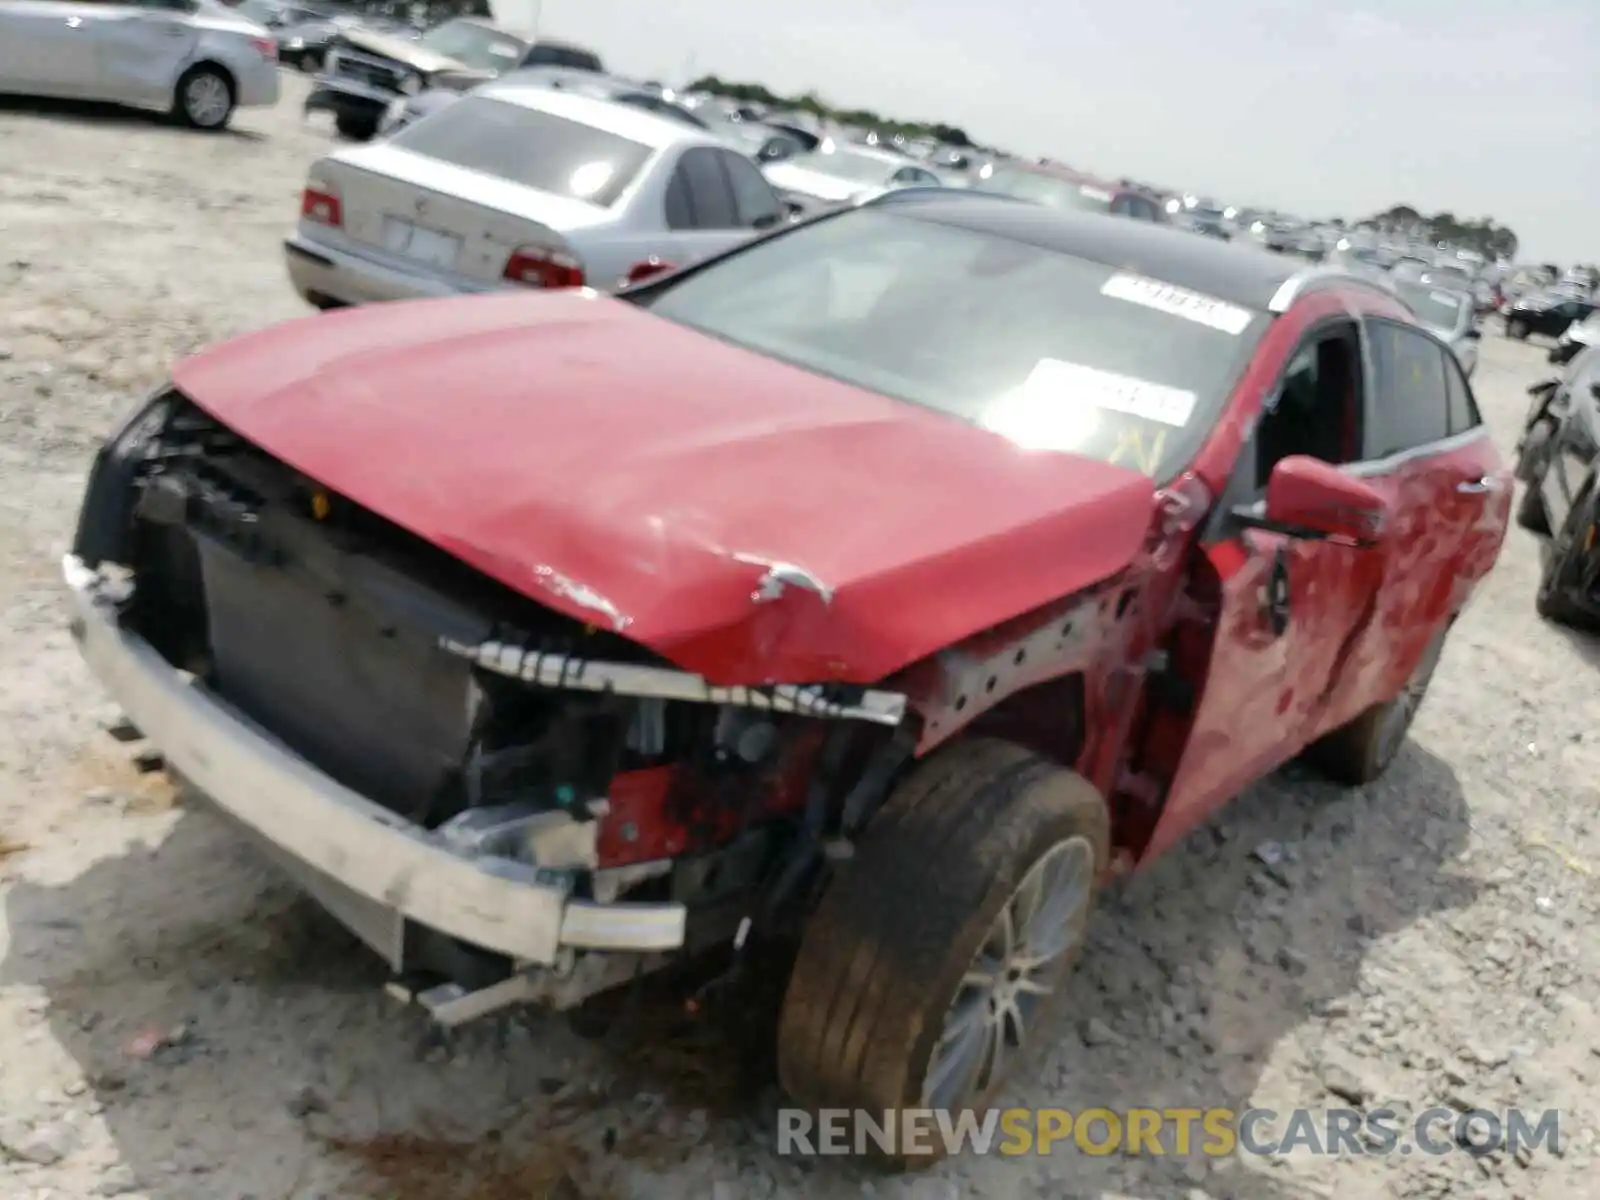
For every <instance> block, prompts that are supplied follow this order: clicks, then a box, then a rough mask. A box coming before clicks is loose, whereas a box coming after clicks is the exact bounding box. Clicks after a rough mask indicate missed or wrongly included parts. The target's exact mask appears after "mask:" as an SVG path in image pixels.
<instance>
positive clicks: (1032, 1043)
mask: <svg viewBox="0 0 1600 1200" xmlns="http://www.w3.org/2000/svg"><path fill="white" fill-rule="evenodd" d="M1080 816H1081V815H1080V814H1077V813H1058V814H1055V815H1054V816H1053V817H1051V818H1048V819H1045V820H1041V821H1039V822H1038V823H1037V824H1036V825H1035V826H1034V827H1033V828H1032V829H1031V830H1029V832H1028V837H1027V840H1026V841H1025V842H1024V843H1022V844H1020V845H1019V846H1018V847H1017V855H1016V857H1015V858H1014V859H1013V860H1012V864H1013V872H1014V873H1012V872H1006V873H997V874H996V876H995V877H994V879H993V880H992V881H991V884H990V888H989V892H988V895H987V896H985V898H984V901H983V904H982V905H981V906H980V907H979V908H978V909H977V910H976V911H975V912H973V913H972V915H971V916H970V917H969V918H968V920H967V921H966V922H965V924H964V925H962V926H961V927H960V929H959V930H958V931H957V936H956V937H954V938H952V940H951V946H950V954H949V956H948V957H947V959H946V962H945V969H944V971H943V973H942V975H941V976H940V977H939V978H938V979H937V981H935V983H934V985H933V986H932V987H931V988H930V989H929V1002H928V1012H929V1014H930V1015H931V1016H933V1017H934V1018H935V1019H934V1020H932V1021H925V1022H923V1031H922V1034H921V1036H920V1037H918V1038H917V1040H916V1041H915V1042H914V1043H913V1044H912V1050H911V1054H910V1056H909V1062H910V1063H911V1064H914V1069H913V1071H912V1075H911V1077H909V1078H907V1080H906V1090H905V1093H904V1094H903V1096H902V1097H901V1101H902V1104H903V1105H904V1106H905V1107H908V1108H909V1107H915V1106H919V1105H920V1104H921V1103H922V1089H923V1083H924V1080H925V1077H926V1074H927V1069H928V1067H930V1066H931V1065H932V1063H933V1051H934V1050H935V1049H936V1048H937V1046H938V1043H939V1039H940V1038H941V1037H942V1036H943V1033H944V1022H943V1019H942V1018H943V1017H944V1016H945V1015H946V1014H947V1013H948V1012H949V1009H950V1006H951V1005H952V1004H953V1003H954V1002H955V999H956V996H957V994H958V991H959V989H960V986H961V978H962V976H963V975H965V974H966V972H967V970H968V969H969V968H970V967H971V966H972V963H973V961H974V960H975V959H976V958H977V956H978V951H979V950H980V949H982V948H983V944H984V942H985V941H986V940H988V937H989V931H990V929H991V928H992V927H993V925H994V922H995V920H996V918H998V917H999V915H1000V910H1001V909H1002V908H1003V907H1004V906H1005V905H1006V904H1008V903H1010V901H1011V898H1012V896H1013V895H1015V893H1016V889H1017V888H1018V886H1020V885H1021V883H1022V881H1023V880H1024V879H1025V878H1027V874H1028V872H1029V870H1031V869H1032V868H1033V866H1034V864H1036V863H1037V862H1038V861H1039V860H1040V859H1041V858H1043V857H1044V856H1045V854H1046V853H1047V852H1048V851H1049V850H1050V849H1051V848H1052V847H1053V846H1056V845H1058V844H1060V843H1061V842H1064V841H1066V840H1068V839H1069V838H1073V837H1080V836H1081V837H1087V838H1089V839H1090V842H1091V844H1092V845H1094V847H1095V858H1096V863H1097V865H1098V864H1099V863H1101V862H1103V861H1104V855H1105V854H1106V852H1107V847H1106V846H1104V845H1103V844H1097V837H1096V833H1095V831H1094V830H1093V829H1092V828H1090V827H1089V825H1090V823H1089V822H1087V821H1084V820H1082V819H1080ZM1090 905H1091V909H1092V907H1093V900H1091V901H1090ZM1082 950H1083V945H1082V943H1081V942H1080V943H1079V944H1078V945H1077V946H1075V947H1073V948H1072V949H1071V950H1069V951H1068V952H1067V953H1066V954H1065V955H1064V956H1063V960H1062V963H1061V966H1060V971H1059V975H1058V976H1057V978H1058V980H1065V979H1067V978H1069V977H1070V976H1071V973H1072V968H1073V966H1074V965H1075V963H1076V961H1077V958H1078V956H1079V955H1080V954H1081V953H1082ZM1064 991H1065V989H1064V988H1063V987H1061V986H1057V987H1056V989H1055V991H1054V992H1053V993H1052V994H1051V995H1050V996H1049V997H1048V1000H1047V1002H1046V1003H1044V1004H1041V1005H1039V1006H1038V1009H1037V1010H1036V1015H1035V1016H1034V1018H1033V1020H1032V1021H1031V1022H1030V1024H1031V1025H1032V1027H1033V1028H1032V1029H1031V1030H1030V1036H1029V1038H1028V1039H1027V1042H1026V1044H1025V1046H1024V1048H1023V1050H1022V1051H1021V1053H1022V1054H1024V1055H1027V1054H1030V1053H1034V1052H1036V1051H1037V1048H1038V1046H1039V1045H1040V1043H1039V1041H1037V1040H1035V1038H1036V1035H1037V1031H1038V1030H1039V1029H1040V1028H1048V1027H1049V1025H1050V1023H1051V1022H1052V1021H1053V1020H1054V1019H1055V1017H1056V1016H1057V1015H1058V1013H1059V1010H1060V1004H1061V1001H1062V997H1063V993H1064ZM1006 1082H1007V1080H1006V1078H1001V1079H999V1080H997V1081H995V1082H993V1083H991V1085H990V1087H989V1089H988V1090H987V1091H986V1092H985V1093H984V1095H982V1096H980V1097H975V1098H974V1099H973V1100H972V1101H971V1102H970V1103H971V1105H972V1107H974V1108H976V1109H979V1110H981V1109H983V1108H984V1107H986V1106H987V1105H988V1103H989V1102H990V1100H992V1099H993V1097H994V1095H995V1093H996V1092H998V1091H999V1090H1000V1089H1001V1088H1002V1087H1003V1086H1004V1085H1005V1083H1006Z"/></svg>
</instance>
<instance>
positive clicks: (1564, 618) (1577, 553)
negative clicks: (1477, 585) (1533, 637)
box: [1533, 480, 1600, 633]
mask: <svg viewBox="0 0 1600 1200" xmlns="http://www.w3.org/2000/svg"><path fill="white" fill-rule="evenodd" d="M1596 520H1597V514H1596V513H1595V485H1594V482H1593V481H1592V480H1591V481H1590V482H1589V483H1588V484H1587V485H1586V486H1585V488H1584V490H1583V493H1582V494H1581V495H1580V496H1579V497H1578V499H1577V502H1576V503H1575V504H1573V506H1572V507H1571V509H1569V510H1568V512H1567V519H1566V520H1565V521H1564V522H1563V523H1562V526H1561V530H1560V532H1559V533H1557V534H1556V535H1555V537H1554V538H1552V539H1551V542H1550V545H1549V547H1548V549H1547V550H1546V551H1545V555H1544V560H1543V562H1542V563H1541V564H1540V569H1539V590H1538V592H1537V593H1535V595H1534V601H1533V607H1534V610H1535V611H1536V612H1538V614H1539V615H1540V616H1541V617H1543V618H1544V619H1545V620H1546V621H1550V622H1553V623H1554V624H1557V625H1565V626H1566V627H1567V628H1568V629H1577V630H1581V631H1582V632H1585V633H1594V632H1596V631H1597V630H1600V618H1597V617H1596V616H1595V614H1594V613H1592V612H1590V611H1589V610H1588V609H1586V608H1584V607H1583V606H1582V605H1580V604H1578V603H1577V602H1575V601H1574V600H1573V599H1572V589H1573V587H1574V586H1576V581H1575V580H1574V578H1573V576H1574V574H1575V569H1576V568H1577V567H1579V566H1581V564H1582V561H1583V560H1582V556H1583V555H1585V554H1589V553H1592V552H1593V547H1592V545H1589V544H1584V545H1582V546H1580V545H1579V538H1580V537H1582V538H1584V539H1586V541H1588V540H1592V533H1591V531H1592V530H1593V528H1594V526H1595V522H1596Z"/></svg>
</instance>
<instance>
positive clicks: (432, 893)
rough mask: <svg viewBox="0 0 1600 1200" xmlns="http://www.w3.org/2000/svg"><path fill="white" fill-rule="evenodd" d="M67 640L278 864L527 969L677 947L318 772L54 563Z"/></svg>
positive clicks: (618, 913) (660, 920) (656, 912)
mask: <svg viewBox="0 0 1600 1200" xmlns="http://www.w3.org/2000/svg"><path fill="white" fill-rule="evenodd" d="M62 575H63V577H64V578H65V581H66V584H67V590H68V592H69V595H70V602H71V606H72V616H73V623H72V624H73V632H74V635H75V636H76V637H77V639H78V641H79V644H80V646H81V649H82V653H83V656H84V658H85V660H86V661H87V662H88V664H89V667H90V669H91V670H92V671H93V672H94V673H95V675H97V676H98V677H99V679H100V681H101V682H102V683H103V684H104V686H105V687H106V689H107V691H108V692H109V693H110V694H111V697H112V698H113V699H114V700H115V701H116V702H117V703H118V704H119V705H120V706H121V707H122V709H123V711H124V712H125V713H126V714H127V716H128V719H129V720H131V721H132V722H133V723H134V724H135V725H137V726H138V727H139V728H140V729H141V730H142V731H143V732H144V734H145V736H147V737H148V738H149V739H150V740H151V741H152V742H154V743H155V744H156V745H157V746H158V747H159V748H160V749H161V752H162V753H163V754H164V755H165V756H166V758H167V761H168V762H170V763H171V764H172V766H173V767H174V768H176V770H177V771H178V772H179V773H181V774H182V775H183V776H184V777H185V778H186V779H187V780H188V781H189V782H191V783H192V784H194V786H196V787H197V788H199V789H200V790H201V791H202V792H205V793H206V794H207V795H209V796H210V797H211V799H212V800H213V801H214V802H215V803H216V804H217V805H218V806H219V807H221V808H222V809H223V810H224V811H226V812H227V813H229V814H231V815H232V816H233V817H235V818H236V819H238V820H239V821H241V822H243V823H244V824H245V825H246V826H248V827H250V828H251V829H252V830H254V831H255V833H256V834H258V835H259V836H261V837H262V838H264V839H266V841H268V842H269V843H271V844H272V845H273V846H275V847H276V848H277V849H278V850H280V851H282V852H283V853H284V854H287V855H289V856H290V857H291V858H293V859H295V860H297V861H298V862H300V863H303V864H304V865H306V866H308V867H311V868H313V869H315V870H316V871H319V872H321V873H322V874H324V875H326V876H328V877H329V878H331V879H333V880H336V881H337V882H338V883H340V884H342V885H344V887H346V888H348V889H350V890H351V891H353V892H355V893H356V894H358V895H359V896H361V897H364V898H366V899H368V900H370V901H372V902H373V903H375V904H379V905H382V906H384V907H385V908H388V909H390V910H392V911H393V912H394V913H396V914H398V915H400V916H404V917H406V918H407V919H409V920H412V921H416V922H418V923H419V924H422V925H426V926H429V927H430V928H433V929H436V930H439V931H440V932H442V933H446V934H449V935H450V936H452V937H457V938H460V939H462V940H463V941H467V942H471V943H473V944H475V945H478V946H482V947H485V948H486V949H489V950H494V951H498V952H500V953H502V954H506V955H509V956H510V957H512V958H514V959H518V960H520V961H523V962H528V963H538V964H544V965H549V964H552V963H555V962H556V961H557V959H558V955H559V952H560V951H561V950H562V948H564V947H571V948H573V949H594V950H613V951H639V952H645V953H649V952H659V951H668V950H675V949H678V948H679V947H681V946H682V945H683V942H684V934H685V926H686V919H687V914H686V911H685V909H684V906H683V905H681V904H627V903H617V904H597V903H593V902H590V901H583V900H574V899H571V898H570V896H569V889H570V883H569V882H568V879H569V877H568V876H566V875H564V874H562V873H560V872H553V871H544V870H540V869H539V868H537V867H534V866H532V865H531V864H527V863H521V862H516V861H513V860H511V859H506V858H497V857H471V856H469V855H466V854H463V853H461V852H460V851H458V850H455V849H453V848H452V847H450V846H448V845H446V844H444V843H443V842H442V841H441V840H440V839H438V838H436V837H435V836H434V835H433V834H431V833H430V832H429V831H428V830H426V829H424V828H423V827H421V826H420V825H417V824H414V823H413V822H410V821H407V820H406V819H405V818H403V817H401V816H398V815H397V814H395V813H393V812H391V811H389V810H388V809H386V808H384V807H382V806H381V805H379V804H376V803H374V802H373V801H371V800H368V799H367V798H366V797H364V796H361V795H359V794H357V793H356V792H353V791H351V790H350V789H349V788H347V787H345V786H343V785H342V784H340V783H338V782H336V781H335V780H333V779H331V778H329V777H328V776H326V775H324V774H323V773H322V772H320V771H318V770H317V769H316V768H315V767H313V766H312V765H311V764H310V763H308V762H307V761H306V760H305V759H303V758H301V757H300V756H299V755H297V754H295V753H294V752H293V751H292V750H290V749H289V748H288V747H286V746H284V745H283V743H281V742H280V741H278V740H277V739H276V738H274V737H273V736H272V735H271V734H270V733H268V732H267V731H266V730H264V729H262V728H260V727H259V726H258V725H256V724H255V723H254V722H252V721H251V720H250V719H249V718H248V717H246V716H245V715H244V714H242V713H240V712H239V711H238V710H236V709H235V708H233V707H232V706H231V705H229V704H228V703H227V702H226V701H224V700H222V699H221V698H219V697H217V696H216V695H214V694H212V693H211V692H208V691H207V690H206V689H205V688H204V687H203V686H202V685H200V684H199V683H197V682H196V681H194V680H193V679H192V678H191V677H190V676H189V675H187V674H186V673H184V672H181V671H178V670H177V669H175V668H174V667H173V666H172V665H171V664H170V663H168V662H167V661H166V660H165V659H164V658H162V657H161V655H160V654H158V653H157V652H156V650H155V649H154V648H153V647H152V646H150V644H149V643H148V642H146V641H144V639H142V638H140V637H138V636H137V635H135V634H132V633H129V632H128V631H126V630H125V629H123V628H122V626H121V624H120V623H119V621H118V619H117V606H116V603H115V601H114V599H113V598H112V595H111V594H110V592H109V590H108V587H107V585H106V583H105V582H104V581H103V580H102V578H101V576H100V575H99V573H98V572H96V571H93V570H91V569H89V568H88V567H86V566H85V565H84V564H83V563H82V562H81V561H80V560H79V559H78V558H76V557H75V556H73V555H67V556H66V558H64V559H63V560H62Z"/></svg>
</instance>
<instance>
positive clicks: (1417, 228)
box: [1363, 204, 1517, 259]
mask: <svg viewBox="0 0 1600 1200" xmlns="http://www.w3.org/2000/svg"><path fill="white" fill-rule="evenodd" d="M1363 224H1368V225H1376V226H1378V228H1380V229H1384V230H1388V231H1391V232H1399V231H1402V230H1405V231H1414V232H1416V233H1419V234H1421V235H1422V236H1423V237H1425V238H1427V239H1428V240H1429V241H1432V242H1449V243H1450V244H1451V245H1453V246H1462V247H1465V248H1468V249H1471V250H1476V251H1477V252H1478V253H1479V254H1482V255H1483V256H1484V257H1485V258H1489V259H1496V258H1506V259H1512V258H1515V257H1516V256H1517V235H1516V234H1515V233H1513V232H1512V231H1511V230H1510V229H1509V228H1507V227H1506V226H1504V225H1499V224H1496V223H1495V221H1494V219H1493V218H1492V217H1485V218H1483V220H1481V221H1469V220H1464V219H1463V218H1461V217H1457V216H1456V215H1455V214H1454V213H1449V212H1441V213H1434V214H1433V215H1432V216H1431V217H1430V216H1425V215H1424V214H1422V213H1420V212H1418V211H1417V210H1416V209H1414V208H1412V207H1411V206H1410V205H1409V204H1396V205H1395V206H1394V207H1393V208H1390V209H1386V210H1385V211H1383V212H1381V213H1377V214H1375V215H1373V216H1371V217H1368V218H1367V220H1366V221H1365V222H1363Z"/></svg>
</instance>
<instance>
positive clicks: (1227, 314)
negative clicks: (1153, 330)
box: [1100, 275, 1250, 337]
mask: <svg viewBox="0 0 1600 1200" xmlns="http://www.w3.org/2000/svg"><path fill="white" fill-rule="evenodd" d="M1100 294H1101V295H1102V296H1113V297H1115V298H1116V299H1118V300H1126V301H1128V302H1129V303H1130V304H1142V305H1143V306H1144V307H1145V308H1153V309H1156V310H1157V311H1159V312H1164V313H1171V314H1172V315H1173V316H1175V317H1182V318H1184V319H1185V320H1187V321H1194V322H1195V323H1196V324H1199V325H1205V326H1208V327H1210V328H1212V329H1219V330H1221V331H1222V332H1223V333H1231V334H1232V335H1233V336H1234V337H1238V336H1239V335H1240V334H1241V333H1243V332H1244V331H1245V327H1246V326H1248V325H1249V324H1250V312H1249V310H1248V309H1243V308H1239V307H1238V306H1237V305H1233V304H1229V303H1227V302H1226V301H1224V300H1218V299H1216V298H1215V297H1214V296H1206V295H1203V294H1202V293H1200V292H1191V291H1187V290H1185V289H1184V288H1180V287H1173V286H1172V285H1171V284H1170V283H1162V282H1161V281H1160V280H1158V279H1146V278H1144V276H1142V275H1113V276H1112V277H1111V278H1110V279H1108V280H1106V282H1105V286H1104V287H1102V288H1101V289H1100Z"/></svg>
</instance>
